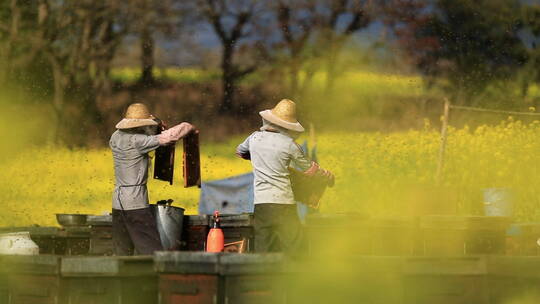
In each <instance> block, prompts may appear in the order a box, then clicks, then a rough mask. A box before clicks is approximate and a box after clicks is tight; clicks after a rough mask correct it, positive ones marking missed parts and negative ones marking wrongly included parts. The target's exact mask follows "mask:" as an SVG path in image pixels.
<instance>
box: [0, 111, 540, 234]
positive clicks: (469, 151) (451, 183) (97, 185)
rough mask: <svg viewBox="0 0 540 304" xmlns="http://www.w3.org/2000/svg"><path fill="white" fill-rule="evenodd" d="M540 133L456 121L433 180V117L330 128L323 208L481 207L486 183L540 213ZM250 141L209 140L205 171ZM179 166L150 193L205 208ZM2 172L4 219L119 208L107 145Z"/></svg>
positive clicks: (523, 210) (12, 164)
mask: <svg viewBox="0 0 540 304" xmlns="http://www.w3.org/2000/svg"><path fill="white" fill-rule="evenodd" d="M539 132H540V123H539V122H534V123H532V124H528V125H525V124H523V123H521V122H519V121H514V120H513V119H512V118H510V119H508V120H505V121H503V122H501V123H500V124H499V125H497V126H482V127H480V128H478V129H476V130H470V129H468V128H463V129H459V130H456V129H452V128H451V129H450V136H449V140H448V150H447V158H446V160H447V161H446V166H445V175H444V180H443V183H442V184H441V185H436V184H435V182H434V175H435V169H436V160H437V153H438V149H439V133H438V130H435V129H434V128H432V127H430V126H429V125H428V124H426V127H425V128H424V129H423V130H411V131H405V132H396V133H390V134H380V133H332V134H321V135H320V136H319V139H318V151H319V158H320V163H321V165H322V166H323V167H327V168H329V169H330V170H332V171H333V172H334V173H335V175H336V177H337V182H336V186H335V187H334V188H332V189H329V190H328V191H327V192H326V194H325V196H324V202H323V205H322V211H323V212H360V213H369V214H372V215H388V216H395V215H421V214H426V213H459V214H480V213H481V212H482V208H483V207H482V204H483V198H482V191H483V189H485V188H491V187H504V188H508V189H510V190H511V191H512V193H513V194H514V204H515V207H516V208H515V209H516V215H517V216H518V218H519V219H520V220H539V219H540V208H538V206H539V197H540V182H539V181H540V171H539V170H538V168H539V166H540V165H539V164H540V153H538V151H540V138H539V136H538V134H539ZM241 140H242V138H234V139H231V140H230V141H229V142H226V143H219V144H213V143H203V146H202V149H201V153H202V176H203V180H212V179H218V178H225V177H229V176H233V175H236V174H241V173H245V172H248V171H249V170H250V168H251V167H250V163H249V162H247V161H243V160H241V159H238V158H236V157H235V155H234V149H235V147H236V145H237V144H238V143H239V142H240V141H241ZM178 152H181V149H180V150H179V151H178ZM177 159H180V158H177ZM176 166H177V168H178V169H177V172H176V184H175V185H173V186H170V185H168V184H167V183H165V182H161V181H155V180H151V181H150V182H149V189H150V199H151V201H156V200H158V199H166V198H172V199H174V200H175V202H176V205H179V206H182V207H185V208H186V209H187V212H188V213H196V211H197V203H198V198H199V190H198V189H196V188H190V189H184V188H183V187H182V185H181V180H180V178H181V176H180V174H179V173H180V172H181V171H180V168H181V161H180V160H179V161H178V162H177V164H176ZM0 177H1V179H2V181H3V182H2V183H1V184H0V199H1V201H2V206H3V210H2V213H0V224H1V225H30V224H40V225H55V219H54V213H93V214H100V213H103V212H108V211H109V210H110V204H111V202H110V201H111V199H110V198H111V191H112V188H113V171H112V159H111V153H110V151H109V150H108V149H105V148H103V149H97V150H69V149H66V148H51V147H43V148H34V149H31V150H27V151H25V152H23V153H20V154H18V155H16V156H14V157H12V158H11V159H10V160H8V161H5V162H4V163H3V164H2V170H1V172H0Z"/></svg>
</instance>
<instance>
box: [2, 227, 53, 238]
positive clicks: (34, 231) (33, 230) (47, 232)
mask: <svg viewBox="0 0 540 304" xmlns="http://www.w3.org/2000/svg"><path fill="white" fill-rule="evenodd" d="M59 230H60V229H59V228H58V227H41V226H27V227H2V228H0V233H12V232H23V231H28V232H30V236H38V237H39V236H54V235H56V234H57V233H58V231H59Z"/></svg>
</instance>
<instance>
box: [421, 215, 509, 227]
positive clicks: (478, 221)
mask: <svg viewBox="0 0 540 304" xmlns="http://www.w3.org/2000/svg"><path fill="white" fill-rule="evenodd" d="M510 223H511V219H510V218H509V217H504V216H458V215H428V216H424V217H422V218H421V219H420V228H433V229H485V230H506V229H507V228H508V226H509V225H510Z"/></svg>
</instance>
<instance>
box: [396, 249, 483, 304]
mask: <svg viewBox="0 0 540 304" xmlns="http://www.w3.org/2000/svg"><path fill="white" fill-rule="evenodd" d="M487 277H488V272H487V263H486V259H485V258H482V257H418V258H409V259H407V260H406V261H405V262H404V264H403V283H404V288H403V290H404V303H406V304H409V303H410V304H413V303H414V304H433V303H437V304H461V303H462V304H470V303H474V304H488V303H489V287H488V280H487Z"/></svg>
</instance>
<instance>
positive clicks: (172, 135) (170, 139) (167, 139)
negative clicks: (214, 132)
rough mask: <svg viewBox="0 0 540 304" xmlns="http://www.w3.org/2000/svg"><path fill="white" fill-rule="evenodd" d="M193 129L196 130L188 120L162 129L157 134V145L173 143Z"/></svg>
mask: <svg viewBox="0 0 540 304" xmlns="http://www.w3.org/2000/svg"><path fill="white" fill-rule="evenodd" d="M193 131H195V132H197V130H196V129H195V127H194V126H193V125H192V124H190V123H188V122H183V123H181V124H178V125H176V126H174V127H172V128H169V129H167V130H164V131H162V132H161V133H160V134H158V135H157V138H158V141H159V145H160V146H165V145H168V144H172V143H175V142H177V141H178V140H180V139H182V138H184V137H185V136H186V135H188V134H189V133H191V132H193Z"/></svg>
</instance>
